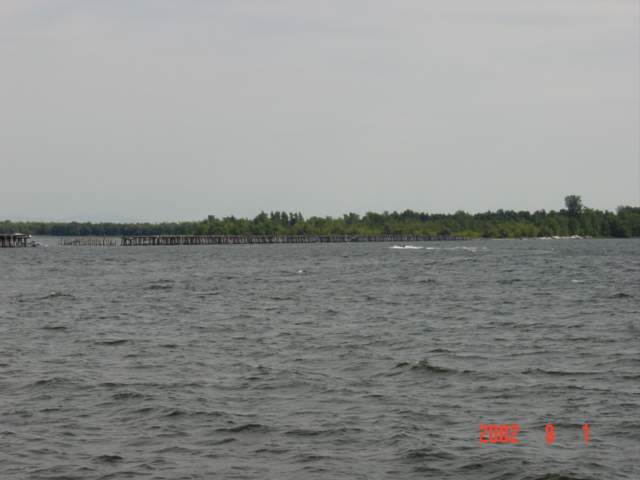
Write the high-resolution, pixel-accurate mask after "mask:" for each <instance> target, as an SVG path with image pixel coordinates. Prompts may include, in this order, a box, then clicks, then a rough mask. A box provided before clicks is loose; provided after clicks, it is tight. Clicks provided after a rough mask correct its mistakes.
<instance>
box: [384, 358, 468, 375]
mask: <svg viewBox="0 0 640 480" xmlns="http://www.w3.org/2000/svg"><path fill="white" fill-rule="evenodd" d="M405 367H409V370H418V371H420V370H421V371H426V372H432V373H452V372H455V370H451V369H449V368H445V367H440V366H438V365H432V364H430V363H429V362H428V361H427V360H426V359H425V360H420V361H418V362H415V363H410V362H400V363H398V364H397V365H396V366H395V367H394V368H405Z"/></svg>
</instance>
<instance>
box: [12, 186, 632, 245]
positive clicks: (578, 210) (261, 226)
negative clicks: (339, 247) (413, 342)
mask: <svg viewBox="0 0 640 480" xmlns="http://www.w3.org/2000/svg"><path fill="white" fill-rule="evenodd" d="M15 232H21V233H30V234H32V235H55V236H85V235H92V236H127V235H383V234H396V235H455V236H462V237H469V238H482V237H484V238H522V237H552V236H570V235H580V236H590V237H616V238H628V237H640V208H636V207H628V206H625V207H618V209H617V210H616V211H615V212H611V211H601V210H594V209H591V208H587V207H585V206H583V204H582V200H581V198H580V197H579V196H576V195H570V196H568V197H566V198H565V208H563V209H561V210H558V211H554V210H551V211H545V210H537V211H535V212H528V211H514V210H497V211H495V212H485V213H476V214H469V213H466V212H464V211H458V212H455V213H453V214H430V213H424V212H416V211H413V210H405V211H403V212H395V211H394V212H386V211H385V212H383V213H375V212H368V213H366V214H365V215H358V214H356V213H348V214H345V215H343V216H342V217H335V218H334V217H317V216H313V217H309V218H305V217H304V216H303V215H302V214H301V213H299V212H298V213H287V212H271V213H266V212H261V213H260V214H258V215H257V216H256V217H254V218H252V219H249V218H236V217H234V216H229V217H224V218H217V217H215V216H214V215H210V216H209V217H207V218H206V219H203V220H201V221H192V222H173V223H111V222H99V223H92V222H21V221H9V220H6V221H0V233H15Z"/></svg>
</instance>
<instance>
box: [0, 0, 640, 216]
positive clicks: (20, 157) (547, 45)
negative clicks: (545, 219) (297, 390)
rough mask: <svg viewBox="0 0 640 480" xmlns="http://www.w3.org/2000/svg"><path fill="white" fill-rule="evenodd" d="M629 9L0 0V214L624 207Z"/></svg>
mask: <svg viewBox="0 0 640 480" xmlns="http://www.w3.org/2000/svg"><path fill="white" fill-rule="evenodd" d="M639 8H640V7H639V2H638V1H637V0H598V1H595V0H536V1H531V0H485V1H482V2H480V1H477V0H458V1H451V0H397V1H395V0H394V1H390V0H359V1H355V0H322V1H320V0H318V1H310V0H108V1H107V0H0V195H1V196H2V199H1V200H0V219H14V220H18V219H45V220H54V219H59V220H71V219H78V220H94V221H96V220H112V221H113V220H116V221H130V220H150V221H157V220H178V219H200V218H204V217H206V216H207V215H209V214H213V215H217V216H224V215H230V214H235V215H237V216H254V215H255V214H257V213H258V212H259V211H260V210H265V211H270V210H286V211H301V212H302V213H304V214H305V215H307V216H309V215H338V214H342V213H346V212H349V211H353V212H358V213H364V212H366V211H370V210H372V211H383V210H404V209H407V208H411V209H414V210H422V211H429V212H453V211H455V210H458V209H463V210H467V211H470V212H478V211H485V210H488V209H497V208H505V209H517V210H520V209H526V210H536V209H539V208H545V209H558V208H561V207H562V202H563V198H564V196H565V195H567V194H572V193H575V194H580V195H582V197H583V200H584V202H585V204H587V205H588V206H591V207H594V208H602V209H615V208H616V207H617V206H618V205H621V204H634V205H637V204H638V201H639V196H640V194H639V188H640V185H639V183H640V176H639V172H638V169H639V163H640V147H639V142H640V140H639V136H640V133H639V130H640V125H639V110H640V99H639V96H640V95H639V93H640V79H639V63H640V51H639V50H640V12H639Z"/></svg>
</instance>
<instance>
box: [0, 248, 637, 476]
mask: <svg viewBox="0 0 640 480" xmlns="http://www.w3.org/2000/svg"><path fill="white" fill-rule="evenodd" d="M48 243H53V244H55V241H54V242H48ZM420 246H422V247H424V248H422V249H393V248H390V247H391V245H390V244H385V243H375V244H338V245H332V244H322V245H299V246H298V245H280V246H278V245H266V246H211V247H140V248H83V247H77V248H74V247H67V248H62V247H49V248H46V249H45V248H43V249H22V250H19V249H16V250H9V249H5V250H0V273H1V277H0V284H1V286H2V287H1V289H0V472H2V473H1V474H0V476H1V478H3V479H23V478H25V479H75V478H77V479H98V478H157V479H179V478H189V479H199V478H224V479H227V478H229V479H365V478H366V479H386V478H389V479H400V478H410V479H423V478H445V479H448V478H451V479H458V478H461V479H466V478H469V479H471V478H474V479H477V478H480V479H485V478H486V479H511V478H516V479H559V478H569V479H574V478H575V479H587V478H588V479H601V478H607V479H614V478H620V479H637V478H640V461H639V458H640V447H639V446H640V242H638V241H636V240H627V241H613V240H588V241H553V240H549V241H544V240H529V241H477V242H476V241H474V242H450V243H424V244H420ZM548 422H552V423H553V424H554V425H555V428H556V434H557V438H556V440H555V442H554V443H553V444H552V445H547V443H546V441H545V425H546V424H547V423H548ZM585 422H588V423H589V424H590V438H589V445H588V446H586V445H585V444H584V440H583V437H582V430H581V426H582V424H583V423H585ZM480 423H517V424H519V426H520V428H521V432H520V433H519V434H518V437H519V439H520V443H519V444H518V445H482V444H481V443H480V442H479V440H478V435H479V425H480Z"/></svg>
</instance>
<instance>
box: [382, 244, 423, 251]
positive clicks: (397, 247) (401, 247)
mask: <svg viewBox="0 0 640 480" xmlns="http://www.w3.org/2000/svg"><path fill="white" fill-rule="evenodd" d="M389 248H391V249H393V250H422V249H423V248H424V247H419V246H417V245H394V246H393V247H389Z"/></svg>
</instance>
